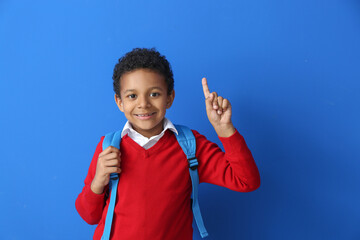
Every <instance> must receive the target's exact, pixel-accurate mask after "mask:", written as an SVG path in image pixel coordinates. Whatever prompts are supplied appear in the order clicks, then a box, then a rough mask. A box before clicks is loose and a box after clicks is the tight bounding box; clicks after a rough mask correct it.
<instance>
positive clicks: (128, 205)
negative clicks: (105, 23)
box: [76, 48, 260, 240]
mask: <svg viewBox="0 0 360 240" xmlns="http://www.w3.org/2000/svg"><path fill="white" fill-rule="evenodd" d="M113 80H114V82H113V86H114V91H115V102H116V104H117V105H118V107H119V109H120V111H122V112H123V113H124V114H125V117H126V118H127V120H128V121H127V123H126V124H125V126H124V128H123V131H122V140H121V143H120V150H118V149H117V148H115V147H108V148H106V149H104V150H103V149H102V141H103V139H104V137H102V138H101V140H100V143H99V144H98V146H97V148H96V150H95V154H94V157H93V159H92V162H91V164H90V168H89V171H88V175H87V177H86V179H85V186H84V188H83V190H82V192H81V193H80V194H79V196H78V198H77V199H76V208H77V211H78V212H79V214H80V215H81V217H82V218H83V219H84V220H85V221H86V222H87V223H89V224H98V226H97V228H96V230H95V233H94V239H100V238H101V236H102V233H103V230H104V222H105V217H106V213H107V207H108V204H109V199H108V198H107V197H106V194H107V192H108V183H109V176H110V174H111V173H118V174H119V185H118V192H117V196H116V205H115V210H114V218H113V223H112V229H111V239H122V240H124V239H126V240H127V239H131V240H141V239H147V240H148V239H150V240H157V239H158V240H167V239H168V240H176V239H179V240H189V239H192V234H193V233H192V212H191V207H190V195H191V189H192V188H191V180H190V176H189V169H188V162H187V160H186V156H185V154H184V152H183V151H182V149H181V147H180V146H179V144H178V142H177V140H176V137H175V134H177V130H176V128H175V127H174V125H173V124H172V122H171V121H170V120H168V119H167V118H165V114H166V109H168V108H170V107H171V105H172V103H173V101H174V97H175V92H174V89H173V87H174V80H173V73H172V70H171V67H170V64H169V63H168V61H167V60H166V58H165V57H164V56H162V55H160V53H159V52H157V51H156V50H155V49H138V48H137V49H134V50H133V51H131V52H129V53H127V54H126V55H125V56H124V57H122V58H120V59H119V62H118V63H117V64H116V66H115V69H114V75H113ZM202 85H203V91H204V96H205V103H206V112H207V116H208V119H209V121H210V123H211V124H212V126H213V127H214V129H215V131H216V133H217V134H218V136H219V138H220V140H221V142H222V144H223V146H224V149H225V152H222V150H221V149H220V148H219V147H218V146H217V145H216V144H214V143H212V142H210V141H208V140H207V139H206V138H205V137H204V136H203V135H201V134H199V133H198V132H196V131H194V130H192V132H193V133H194V135H195V138H196V158H197V159H198V162H199V166H198V172H199V180H200V182H207V183H212V184H217V185H220V186H224V187H227V188H229V189H232V190H234V191H241V192H247V191H253V190H255V189H257V188H258V187H259V185H260V176H259V172H258V169H257V167H256V164H255V162H254V159H253V157H252V155H251V152H250V150H249V149H248V148H247V146H246V143H245V141H244V139H243V137H242V136H241V135H240V134H239V133H238V132H237V130H236V129H235V127H234V126H233V124H232V122H231V105H230V103H229V101H228V100H227V99H224V98H222V97H220V96H218V95H217V93H216V92H212V93H211V92H210V91H209V88H208V85H207V81H206V79H205V78H203V79H202Z"/></svg>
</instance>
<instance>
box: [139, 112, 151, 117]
mask: <svg viewBox="0 0 360 240" xmlns="http://www.w3.org/2000/svg"><path fill="white" fill-rule="evenodd" d="M151 115H153V113H150V114H136V116H139V117H148V116H151Z"/></svg>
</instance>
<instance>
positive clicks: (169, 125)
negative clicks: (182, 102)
mask: <svg viewBox="0 0 360 240" xmlns="http://www.w3.org/2000/svg"><path fill="white" fill-rule="evenodd" d="M168 129H169V130H171V131H173V132H174V133H176V135H179V133H178V131H177V130H176V128H175V126H174V124H173V123H172V122H171V121H170V120H169V119H167V118H164V130H163V131H162V132H161V133H160V134H162V133H164V132H165V131H166V130H168ZM129 132H132V133H134V134H135V133H137V134H140V133H138V132H136V131H135V130H134V128H133V127H132V126H131V124H130V122H129V121H127V122H126V123H125V126H124V128H123V130H122V132H121V138H122V137H123V136H125V135H126V134H128V133H129ZM160 134H159V135H160ZM153 137H155V136H153ZM153 137H152V138H153Z"/></svg>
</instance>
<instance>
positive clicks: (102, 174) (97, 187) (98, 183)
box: [91, 146, 121, 194]
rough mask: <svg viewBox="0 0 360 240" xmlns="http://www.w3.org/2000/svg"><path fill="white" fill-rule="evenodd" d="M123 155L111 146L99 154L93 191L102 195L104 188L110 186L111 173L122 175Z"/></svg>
mask: <svg viewBox="0 0 360 240" xmlns="http://www.w3.org/2000/svg"><path fill="white" fill-rule="evenodd" d="M120 155H121V153H120V150H119V149H117V148H116V147H113V146H109V147H107V148H106V149H105V150H104V151H102V152H101V153H100V154H99V158H98V161H97V165H96V172H95V176H94V179H93V181H92V182H91V190H92V191H93V192H94V193H96V194H102V193H103V191H104V187H105V186H106V185H107V184H109V181H110V174H111V173H120V172H121V168H120V163H121V157H120Z"/></svg>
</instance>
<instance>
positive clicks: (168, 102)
mask: <svg viewBox="0 0 360 240" xmlns="http://www.w3.org/2000/svg"><path fill="white" fill-rule="evenodd" d="M174 98H175V90H172V92H171V93H170V94H169V95H168V96H167V100H166V101H167V102H166V109H169V108H170V107H171V105H172V103H173V102H174Z"/></svg>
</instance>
